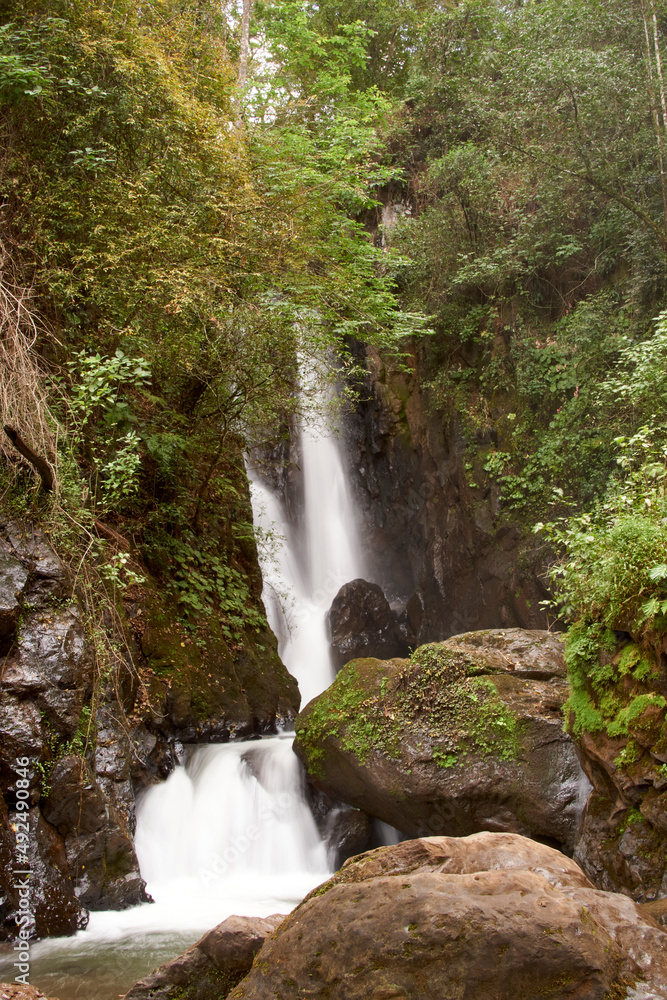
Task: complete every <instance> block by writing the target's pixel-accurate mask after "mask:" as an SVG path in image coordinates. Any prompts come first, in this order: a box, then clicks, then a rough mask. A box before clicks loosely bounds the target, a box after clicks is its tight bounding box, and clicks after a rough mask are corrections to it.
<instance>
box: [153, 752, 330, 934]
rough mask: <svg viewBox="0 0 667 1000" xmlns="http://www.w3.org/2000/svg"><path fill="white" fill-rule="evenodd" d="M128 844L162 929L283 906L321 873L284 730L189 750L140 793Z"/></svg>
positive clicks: (321, 854) (320, 851) (323, 864)
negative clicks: (161, 780) (164, 776)
mask: <svg viewBox="0 0 667 1000" xmlns="http://www.w3.org/2000/svg"><path fill="white" fill-rule="evenodd" d="M135 844H136V849H137V855H138V857H139V862H140V865H141V871H142V874H143V876H144V878H145V879H146V882H147V886H148V891H149V892H150V893H151V895H152V896H153V898H154V899H155V904H156V905H155V907H153V908H152V912H154V913H155V914H156V916H157V917H158V918H159V919H161V925H162V927H168V926H169V925H170V924H172V925H173V926H174V928H178V927H182V926H183V922H184V920H185V921H187V922H188V923H189V924H191V926H193V927H200V928H202V929H206V928H207V927H209V925H210V926H213V924H214V923H216V922H218V921H220V920H221V919H223V917H225V916H227V915H229V914H230V913H236V912H243V913H246V914H253V915H257V916H266V915H268V914H269V913H274V912H276V911H277V910H281V911H286V910H288V909H290V908H291V907H292V906H293V905H294V904H295V903H296V902H298V901H299V900H300V899H301V898H302V897H303V896H304V895H305V893H306V892H308V891H309V890H310V889H311V888H312V887H313V886H315V885H317V884H318V883H319V882H321V881H322V879H323V878H326V877H327V875H328V868H327V856H326V848H325V845H324V843H323V841H322V838H321V837H320V835H319V832H318V830H317V827H316V825H315V821H314V819H313V816H312V813H311V811H310V809H309V808H308V805H307V803H306V801H305V798H304V790H303V777H302V770H301V765H300V764H299V761H298V760H297V758H296V756H295V755H294V753H293V752H292V738H291V737H289V736H282V737H281V736H277V737H270V738H267V739H263V740H256V741H252V742H248V743H227V744H222V745H214V746H205V747H200V748H199V749H197V750H195V751H194V753H193V755H192V757H191V759H190V761H189V763H188V764H187V766H186V767H178V768H176V770H175V771H174V772H173V773H172V774H171V775H170V777H169V778H168V779H167V781H165V782H164V783H163V784H161V785H156V786H153V787H152V788H150V789H148V791H147V792H146V793H145V794H144V797H143V799H142V800H141V801H140V802H139V805H138V810H137V832H136V837H135ZM142 909H143V908H142ZM158 911H159V912H158Z"/></svg>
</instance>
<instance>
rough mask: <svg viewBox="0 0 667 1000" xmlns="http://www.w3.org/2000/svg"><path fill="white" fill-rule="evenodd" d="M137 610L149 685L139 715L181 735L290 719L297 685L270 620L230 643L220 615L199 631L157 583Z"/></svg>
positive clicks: (195, 737) (239, 730) (222, 732)
mask: <svg viewBox="0 0 667 1000" xmlns="http://www.w3.org/2000/svg"><path fill="white" fill-rule="evenodd" d="M142 590H143V591H144V593H143V595H142V599H141V600H140V602H139V610H138V612H136V613H135V614H134V616H133V617H132V624H133V629H134V633H135V636H136V639H137V643H138V646H139V648H140V650H141V654H142V658H143V665H144V672H143V678H142V679H143V681H144V688H145V691H146V698H145V702H144V703H140V704H139V706H138V709H137V712H136V713H135V717H136V719H140V718H141V719H144V720H145V721H148V722H149V724H150V726H151V728H152V729H154V730H157V731H160V732H162V733H163V734H164V735H166V736H171V735H177V736H178V738H179V739H180V740H185V741H203V740H207V739H216V738H217V739H220V738H226V737H227V736H229V735H230V734H235V733H236V734H238V735H240V734H243V733H251V732H257V731H265V730H267V729H270V728H272V727H273V726H274V725H275V721H276V719H277V718H278V719H291V718H293V717H294V715H295V713H296V712H297V711H298V708H299V700H300V696H299V689H298V686H297V683H296V681H295V680H294V678H293V677H292V676H291V674H289V673H288V671H287V668H286V667H285V666H284V664H283V663H282V661H281V660H280V658H279V656H278V650H277V643H276V639H275V636H274V635H273V633H272V632H271V630H270V629H269V628H268V626H266V625H264V626H263V627H260V628H253V629H247V630H246V633H245V634H244V635H243V640H242V641H241V642H230V641H229V639H228V638H227V637H226V636H225V635H224V634H223V631H222V628H221V627H220V626H219V623H218V621H217V620H216V619H215V617H210V618H208V619H207V620H206V621H205V622H202V626H201V627H200V628H199V629H198V630H197V632H195V633H194V634H193V632H192V630H190V629H188V628H186V627H185V624H184V622H183V621H182V620H181V619H179V617H178V615H177V613H176V609H175V608H174V607H173V606H171V604H170V602H168V601H166V600H165V599H164V597H163V596H162V595H160V594H159V593H158V592H157V589H156V588H153V587H151V588H150V589H148V588H142Z"/></svg>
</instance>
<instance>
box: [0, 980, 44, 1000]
mask: <svg viewBox="0 0 667 1000" xmlns="http://www.w3.org/2000/svg"><path fill="white" fill-rule="evenodd" d="M0 1000H49V997H47V995H46V993H42V991H41V990H38V989H35V987H34V986H21V984H20V983H0Z"/></svg>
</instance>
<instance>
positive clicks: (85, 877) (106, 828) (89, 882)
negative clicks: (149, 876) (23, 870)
mask: <svg viewBox="0 0 667 1000" xmlns="http://www.w3.org/2000/svg"><path fill="white" fill-rule="evenodd" d="M42 813H43V815H44V817H45V818H46V819H47V820H48V821H49V823H51V824H52V825H53V826H54V827H56V828H57V829H58V832H59V833H60V834H61V835H62V836H63V837H64V839H65V844H66V850H67V867H68V870H69V873H70V876H71V878H72V880H73V881H74V884H75V893H76V896H77V898H78V900H79V901H80V902H81V904H82V905H83V906H86V907H88V908H89V909H95V910H107V909H119V910H120V909H125V908H126V907H128V906H134V905H135V904H137V903H142V902H146V901H147V899H148V898H149V897H148V896H147V895H146V891H145V888H146V887H145V883H144V882H143V880H142V878H141V876H140V874H139V868H138V864H137V858H136V854H135V853H134V844H133V842H132V837H131V836H130V834H129V831H128V830H127V824H126V822H125V820H124V819H123V818H121V817H119V816H118V815H117V814H116V812H115V810H114V809H113V807H112V806H111V805H110V803H109V799H108V797H107V796H106V795H105V794H104V793H103V791H102V789H101V788H100V787H99V784H98V783H97V781H96V780H95V778H94V776H93V774H92V772H91V770H90V767H89V766H88V764H87V763H86V762H85V761H84V760H82V758H81V757H77V756H75V755H73V754H71V755H69V756H67V757H63V758H62V759H61V760H59V761H57V763H56V764H55V766H54V768H53V771H52V772H51V778H50V790H49V795H48V797H47V799H46V801H45V802H44V803H43V805H42Z"/></svg>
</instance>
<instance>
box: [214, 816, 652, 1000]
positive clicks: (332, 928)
mask: <svg viewBox="0 0 667 1000" xmlns="http://www.w3.org/2000/svg"><path fill="white" fill-rule="evenodd" d="M582 915H583V917H585V919H582ZM463 984H465V985H464V986H463ZM635 987H636V992H633V993H632V995H633V996H635V997H645V998H649V997H653V998H664V997H667V935H666V934H665V932H664V931H663V930H662V929H661V928H660V927H659V926H658V925H657V924H656V923H655V922H654V921H653V920H652V919H651V917H650V916H647V915H645V914H644V913H643V912H642V911H641V909H640V908H639V907H638V906H637V905H636V904H635V903H633V902H632V901H631V900H629V899H627V897H625V896H620V895H615V894H612V893H606V892H601V891H598V890H596V889H594V888H593V887H592V885H591V884H590V882H589V881H588V880H587V879H586V877H585V876H584V874H583V872H582V871H581V870H580V869H579V868H578V867H577V865H575V864H574V863H573V862H572V861H570V860H569V859H567V858H566V857H564V856H563V855H561V854H560V853H559V852H557V851H554V850H552V849H551V848H548V847H545V846H543V845H540V844H536V843H534V842H532V841H527V840H525V839H523V838H521V837H517V836H513V835H507V834H493V833H482V834H477V835H475V836H472V837H467V838H464V839H460V840H455V839H453V838H447V837H433V838H429V839H427V840H418V841H409V842H405V843H402V844H399V845H397V846H396V847H388V848H380V849H379V850H376V851H372V852H369V853H368V854H365V855H362V856H361V857H358V858H353V859H351V860H350V861H349V862H348V863H347V864H346V865H344V866H343V868H342V869H341V871H340V872H338V873H337V874H336V875H335V876H334V877H333V878H332V879H331V880H330V881H329V882H328V883H325V884H324V885H323V886H321V887H320V888H319V889H316V890H314V892H312V893H311V894H310V896H308V897H306V899H305V900H304V902H303V903H302V904H301V905H300V906H299V907H297V909H296V910H295V911H294V912H293V913H292V914H290V916H289V917H287V918H286V919H285V921H284V922H283V923H282V924H281V925H280V927H279V929H278V930H277V932H276V933H275V934H274V935H273V936H272V937H271V938H270V939H268V940H267V941H266V942H265V944H264V946H263V947H262V950H261V951H260V953H259V955H258V956H257V959H256V961H255V963H254V965H253V967H252V970H251V971H250V973H249V974H248V975H247V976H246V978H245V979H244V980H243V981H242V982H241V983H240V984H239V985H238V986H237V987H236V989H235V990H233V991H232V993H231V994H230V995H229V998H228V1000H274V998H275V997H281V1000H297V998H300V997H303V996H313V997H327V998H328V1000H357V998H358V1000H367V998H369V997H373V998H378V1000H379V998H386V1000H389V998H391V1000H433V998H434V997H458V996H462V995H463V994H462V990H463V989H464V990H465V998H466V1000H506V998H507V997H514V996H516V997H522V998H523V997H526V998H529V997H530V998H532V997H550V998H551V1000H561V998H562V1000H565V998H566V997H574V996H578V997H586V998H587V1000H609V998H610V997H622V996H626V995H628V991H629V990H632V989H633V988H635Z"/></svg>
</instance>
